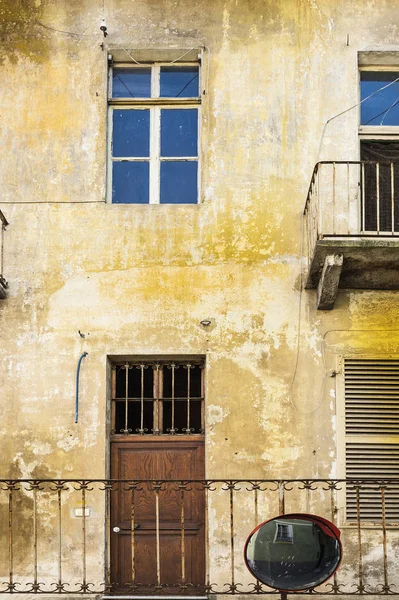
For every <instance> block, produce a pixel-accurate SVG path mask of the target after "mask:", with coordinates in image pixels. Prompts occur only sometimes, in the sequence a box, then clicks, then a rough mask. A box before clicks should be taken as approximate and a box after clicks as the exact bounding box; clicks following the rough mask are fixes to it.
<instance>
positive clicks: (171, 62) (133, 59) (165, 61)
mask: <svg viewBox="0 0 399 600" xmlns="http://www.w3.org/2000/svg"><path fill="white" fill-rule="evenodd" d="M121 48H122V50H123V51H124V52H126V54H127V55H128V57H129V58H130V59H131V60H132V61H133V62H134V63H135V64H136V65H146V64H148V63H147V62H139V61H138V60H136V59H135V58H134V56H132V55H131V54H130V52H129V51H128V50H126V48H124V47H123V46H121ZM202 49H203V47H202V46H194V48H190V49H189V50H186V52H184V54H182V55H181V56H178V57H177V58H175V59H174V60H163V61H160V62H164V63H166V64H170V65H173V63H175V62H178V61H179V60H181V59H182V58H184V57H185V56H187V54H190V52H192V51H193V50H202Z"/></svg>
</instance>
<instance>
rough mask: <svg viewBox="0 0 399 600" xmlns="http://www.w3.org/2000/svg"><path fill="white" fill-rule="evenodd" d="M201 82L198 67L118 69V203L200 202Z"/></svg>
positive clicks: (113, 84) (112, 189) (113, 185)
mask: <svg viewBox="0 0 399 600" xmlns="http://www.w3.org/2000/svg"><path fill="white" fill-rule="evenodd" d="M199 76H200V72H199V65H198V63H186V64H179V65H171V64H162V63H154V64H151V65H142V64H141V65H135V66H132V65H130V64H124V63H120V64H115V65H113V66H112V69H111V74H110V94H109V96H110V97H109V107H110V115H109V125H110V135H109V143H110V146H109V160H110V164H109V180H110V181H109V196H110V199H111V200H112V202H114V203H117V204H196V203H197V202H198V129H199V116H200V115H199V105H200V85H199Z"/></svg>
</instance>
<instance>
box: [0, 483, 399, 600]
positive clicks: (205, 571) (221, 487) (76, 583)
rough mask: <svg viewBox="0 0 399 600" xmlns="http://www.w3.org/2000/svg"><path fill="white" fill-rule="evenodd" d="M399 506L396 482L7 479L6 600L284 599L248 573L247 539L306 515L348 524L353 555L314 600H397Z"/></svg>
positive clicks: (0, 510)
mask: <svg viewBox="0 0 399 600" xmlns="http://www.w3.org/2000/svg"><path fill="white" fill-rule="evenodd" d="M397 501H398V480H389V479H386V480H378V479H346V480H321V479H317V480H315V479H302V480H299V479H297V480H256V481H254V480H249V481H244V480H214V479H213V480H195V481H194V480H192V481H187V480H184V481H181V480H175V481H171V480H140V481H137V480H135V481H132V480H92V479H74V480H67V479H55V480H49V479H46V480H43V479H32V480H15V479H13V480H4V479H3V480H0V575H1V577H0V593H17V592H18V593H24V594H38V593H58V594H72V595H85V594H110V593H116V594H126V595H130V597H131V596H132V595H134V596H136V595H139V594H144V595H147V596H148V595H160V594H164V595H169V596H173V597H183V598H184V597H187V596H190V595H197V596H205V595H209V594H212V595H224V594H228V595H231V594H234V595H241V594H252V595H253V594H256V595H266V594H270V593H272V594H276V593H278V591H276V590H274V589H271V588H268V587H267V586H265V585H264V584H262V583H260V582H259V581H258V580H256V579H254V578H253V577H252V575H250V573H249V572H248V571H247V569H246V567H245V566H244V560H243V547H244V544H245V541H246V538H247V537H248V535H249V534H250V533H251V531H252V530H253V529H254V527H255V526H256V525H257V524H259V523H261V522H262V521H265V520H268V519H270V518H273V517H275V516H278V515H282V514H284V513H285V514H289V513H298V512H306V513H311V514H316V515H318V516H319V517H325V518H327V519H329V520H331V521H334V522H335V523H337V525H338V526H339V527H340V528H341V540H342V544H343V559H342V564H341V567H340V569H339V570H338V572H337V573H336V574H335V575H334V577H333V578H332V579H330V580H329V581H328V582H326V583H324V584H322V585H321V586H317V587H315V588H314V589H312V590H311V591H312V592H315V593H317V594H327V595H335V596H336V595H359V594H367V595H370V594H372V595H376V596H377V595H385V596H386V595H387V594H389V595H397V596H398V595H399V586H398V584H399V572H398V569H397V546H398V533H399V528H398V527H399V510H398V502H397ZM278 541H281V540H278ZM288 541H290V540H288ZM291 542H292V540H291ZM285 550H289V548H288V547H287V548H285ZM297 593H299V594H304V593H305V592H297ZM307 593H309V592H307Z"/></svg>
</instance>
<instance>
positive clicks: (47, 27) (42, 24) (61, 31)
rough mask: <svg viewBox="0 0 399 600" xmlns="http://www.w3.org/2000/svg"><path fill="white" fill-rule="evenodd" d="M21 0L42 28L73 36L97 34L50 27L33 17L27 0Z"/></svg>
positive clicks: (94, 35) (87, 36) (90, 36)
mask: <svg viewBox="0 0 399 600" xmlns="http://www.w3.org/2000/svg"><path fill="white" fill-rule="evenodd" d="M21 2H22V4H24V5H25V6H26V8H27V9H28V10H29V11H30V14H31V15H32V17H33V21H34V22H35V23H37V24H38V25H40V26H41V27H44V29H48V30H49V31H55V32H57V33H62V34H64V35H69V36H71V37H75V38H92V37H97V36H98V34H97V33H92V34H88V35H85V34H83V33H75V32H73V31H66V30H65V29H56V28H55V27H50V25H46V24H45V23H43V22H42V21H39V19H37V18H36V17H35V15H34V12H33V9H32V7H31V6H30V4H29V3H28V2H27V0H21Z"/></svg>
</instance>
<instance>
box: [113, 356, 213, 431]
mask: <svg viewBox="0 0 399 600" xmlns="http://www.w3.org/2000/svg"><path fill="white" fill-rule="evenodd" d="M204 366H205V363H204V361H203V360H184V361H183V360H176V361H126V362H124V363H122V364H118V363H116V364H113V366H112V399H111V405H112V434H113V435H191V434H204V432H205V415H204V372H205V369H204Z"/></svg>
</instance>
